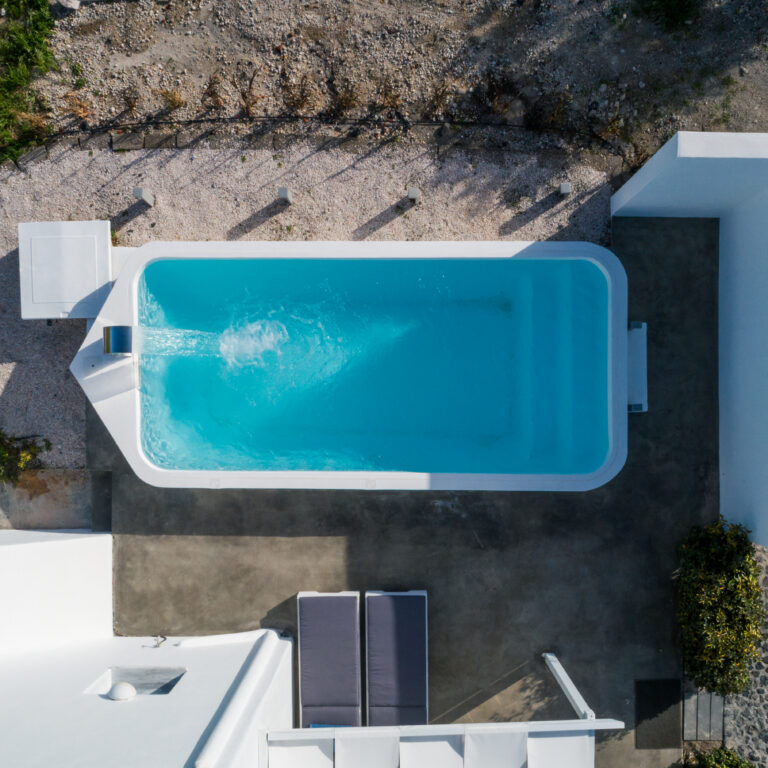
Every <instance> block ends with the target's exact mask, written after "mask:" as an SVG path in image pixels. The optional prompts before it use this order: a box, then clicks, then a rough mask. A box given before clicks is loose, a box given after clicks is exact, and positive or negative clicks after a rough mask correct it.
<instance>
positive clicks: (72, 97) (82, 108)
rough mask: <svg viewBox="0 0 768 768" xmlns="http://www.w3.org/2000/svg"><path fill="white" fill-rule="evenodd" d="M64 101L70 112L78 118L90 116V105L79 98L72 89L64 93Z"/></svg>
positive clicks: (84, 118) (82, 118) (83, 118)
mask: <svg viewBox="0 0 768 768" xmlns="http://www.w3.org/2000/svg"><path fill="white" fill-rule="evenodd" d="M64 101H65V102H66V104H67V107H68V108H69V112H70V114H73V115H74V116H75V117H76V118H77V119H78V120H87V119H88V118H89V117H90V116H91V107H90V105H89V104H88V102H87V101H85V100H84V99H81V98H80V97H79V96H78V95H77V94H76V93H75V92H74V91H70V92H69V93H67V94H65V95H64Z"/></svg>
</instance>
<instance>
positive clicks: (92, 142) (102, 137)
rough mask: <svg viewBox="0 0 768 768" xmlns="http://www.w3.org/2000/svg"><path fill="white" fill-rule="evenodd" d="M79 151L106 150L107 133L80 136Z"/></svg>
mask: <svg viewBox="0 0 768 768" xmlns="http://www.w3.org/2000/svg"><path fill="white" fill-rule="evenodd" d="M78 145H79V147H80V149H88V150H94V149H107V148H108V147H109V134H108V133H91V134H85V135H83V136H80V139H79V141H78Z"/></svg>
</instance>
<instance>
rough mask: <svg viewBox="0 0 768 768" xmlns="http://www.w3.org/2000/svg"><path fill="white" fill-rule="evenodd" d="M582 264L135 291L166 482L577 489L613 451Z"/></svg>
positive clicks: (220, 264)
mask: <svg viewBox="0 0 768 768" xmlns="http://www.w3.org/2000/svg"><path fill="white" fill-rule="evenodd" d="M608 303H609V285H608V280H607V278H606V276H605V275H604V273H603V272H602V270H601V269H600V268H599V267H598V266H596V265H595V264H594V263H593V262H591V261H589V260H586V259H558V258H552V259H525V258H514V259H445V260H437V259H391V260H390V259H164V260H160V261H155V262H152V263H150V264H149V265H148V266H147V267H146V269H145V270H144V272H143V274H142V276H141V279H140V283H139V326H140V328H139V330H138V331H137V332H136V334H135V335H136V344H137V351H138V352H139V356H140V358H139V359H140V372H141V386H140V399H141V441H142V447H143V450H144V452H145V454H146V455H147V457H148V458H149V459H150V460H151V461H152V462H153V463H155V464H156V465H157V466H159V467H164V468H169V469H207V470H349V471H354V470H388V471H392V470H394V471H405V472H429V473H440V472H447V473H510V474H540V473H547V474H582V473H589V472H592V471H595V470H596V469H598V468H599V467H600V466H601V465H602V464H603V462H604V461H605V459H606V456H607V454H608V450H609V447H610V446H609V443H610V428H609V427H610V424H609V409H610V406H609V398H608V378H609V370H608V369H609V360H608V348H609V339H608V335H609V328H608Z"/></svg>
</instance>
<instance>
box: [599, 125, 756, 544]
mask: <svg viewBox="0 0 768 768" xmlns="http://www.w3.org/2000/svg"><path fill="white" fill-rule="evenodd" d="M611 212H612V214H613V215H614V216H681V217H691V216H693V217H716V218H719V219H720V278H719V345H718V346H719V391H720V393H719V405H720V508H721V511H722V513H723V515H724V516H725V517H726V518H727V519H729V520H731V521H734V522H740V523H744V524H745V525H746V526H748V527H749V528H751V529H752V531H753V539H754V540H755V541H756V542H757V543H759V544H762V545H764V546H765V545H768V470H767V469H766V467H768V134H748V133H742V134H739V133H678V134H676V135H675V136H674V137H673V138H672V139H671V140H670V141H669V142H667V144H665V145H664V147H662V148H661V149H660V150H659V152H657V153H656V155H654V157H653V158H651V160H649V161H648V163H646V165H645V166H644V167H643V168H642V169H641V170H640V171H638V173H637V174H635V176H633V177H632V179H630V181H629V182H627V184H625V185H624V186H623V187H622V188H621V189H620V190H619V191H618V192H617V193H616V194H615V195H614V196H613V198H612V200H611ZM631 290H632V286H631V285H630V291H631Z"/></svg>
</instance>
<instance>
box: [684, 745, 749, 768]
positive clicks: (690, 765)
mask: <svg viewBox="0 0 768 768" xmlns="http://www.w3.org/2000/svg"><path fill="white" fill-rule="evenodd" d="M685 765H686V768H755V766H754V765H753V764H752V763H750V762H749V760H745V759H744V758H743V757H740V756H739V755H738V754H737V753H736V752H734V751H733V750H732V749H727V748H726V747H720V748H718V749H715V750H713V751H712V752H696V753H695V754H694V755H692V756H690V757H688V759H686V761H685Z"/></svg>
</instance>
